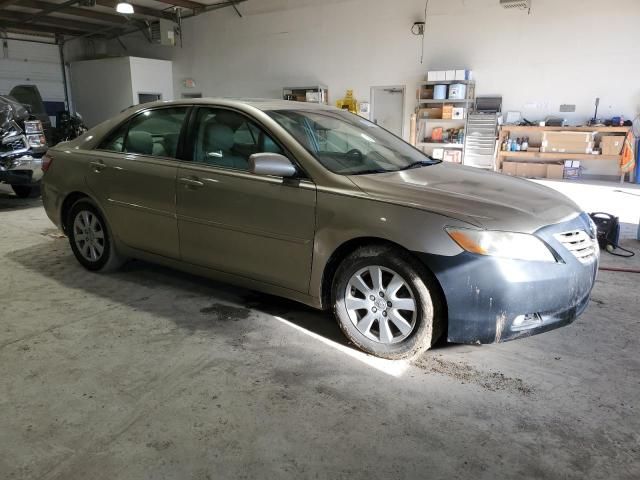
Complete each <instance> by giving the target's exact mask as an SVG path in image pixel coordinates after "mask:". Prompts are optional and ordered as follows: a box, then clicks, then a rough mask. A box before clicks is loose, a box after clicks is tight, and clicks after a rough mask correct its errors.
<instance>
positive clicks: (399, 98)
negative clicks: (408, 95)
mask: <svg viewBox="0 0 640 480" xmlns="http://www.w3.org/2000/svg"><path fill="white" fill-rule="evenodd" d="M370 118H371V120H372V121H373V122H374V123H377V124H378V125H380V126H381V127H383V128H385V129H387V130H389V131H390V132H391V133H394V134H396V135H397V136H399V137H402V130H403V126H404V87H371V117H370Z"/></svg>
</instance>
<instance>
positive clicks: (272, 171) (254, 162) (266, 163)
mask: <svg viewBox="0 0 640 480" xmlns="http://www.w3.org/2000/svg"><path fill="white" fill-rule="evenodd" d="M249 171H250V172H251V173H255V174H256V175H272V176H274V177H293V176H294V175H295V174H296V173H297V170H296V167H295V166H294V165H293V163H291V160H289V159H288V158H287V157H285V156H284V155H280V154H279V153H254V154H253V155H251V156H250V157H249Z"/></svg>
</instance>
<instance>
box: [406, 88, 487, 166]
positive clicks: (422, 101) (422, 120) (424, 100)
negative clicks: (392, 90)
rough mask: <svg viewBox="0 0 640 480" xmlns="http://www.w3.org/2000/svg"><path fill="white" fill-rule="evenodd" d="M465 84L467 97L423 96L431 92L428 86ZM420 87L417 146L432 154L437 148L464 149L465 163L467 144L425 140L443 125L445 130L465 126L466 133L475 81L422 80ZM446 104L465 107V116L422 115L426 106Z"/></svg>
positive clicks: (472, 102)
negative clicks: (441, 97)
mask: <svg viewBox="0 0 640 480" xmlns="http://www.w3.org/2000/svg"><path fill="white" fill-rule="evenodd" d="M452 84H463V85H466V86H467V91H466V98H463V99H458V98H451V99H450V98H445V99H434V98H429V97H426V96H425V97H423V94H424V93H427V92H429V93H431V92H430V89H429V88H428V87H432V86H435V85H452ZM419 85H420V89H419V91H418V99H417V108H416V113H417V118H416V147H418V148H420V149H421V150H422V151H423V152H425V153H427V154H428V155H431V154H432V153H433V150H434V149H436V148H443V149H445V150H447V149H455V150H459V151H462V158H461V161H462V162H463V163H464V157H465V144H464V143H457V142H430V141H425V139H429V138H430V137H431V132H432V131H433V128H434V127H442V128H443V130H447V129H451V128H454V129H455V128H464V129H465V134H466V131H467V130H466V124H467V116H468V114H469V112H470V111H471V109H472V107H473V104H474V102H475V82H474V81H473V80H442V81H425V82H420V84H419ZM444 105H453V106H455V107H463V108H465V116H464V118H429V117H424V116H421V112H422V111H424V109H425V108H429V107H441V106H444Z"/></svg>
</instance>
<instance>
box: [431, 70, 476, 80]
mask: <svg viewBox="0 0 640 480" xmlns="http://www.w3.org/2000/svg"><path fill="white" fill-rule="evenodd" d="M472 76H473V74H472V72H471V70H429V71H428V72H427V81H428V82H447V81H453V80H472Z"/></svg>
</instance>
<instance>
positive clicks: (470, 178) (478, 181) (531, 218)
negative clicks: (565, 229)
mask: <svg viewBox="0 0 640 480" xmlns="http://www.w3.org/2000/svg"><path fill="white" fill-rule="evenodd" d="M349 178H350V179H351V181H352V182H353V183H354V184H355V185H356V186H357V187H358V188H359V189H360V190H362V191H363V192H364V193H365V194H366V195H367V196H369V197H371V198H373V199H375V200H379V201H385V202H391V203H396V204H401V205H405V206H409V207H413V208H420V209H423V210H428V211H430V212H434V213H439V214H442V215H446V216H448V217H452V218H456V219H458V220H462V221H465V222H468V223H471V224H473V225H475V226H477V227H480V228H487V229H496V230H509V231H517V232H528V233H531V232H534V231H536V230H537V229H539V228H541V227H543V226H546V225H550V224H555V223H560V222H562V221H566V220H569V219H571V218H573V217H575V216H576V215H578V214H579V213H580V212H581V210H580V208H579V207H578V206H577V205H576V204H575V203H574V202H573V201H571V200H570V199H569V198H567V197H565V196H564V195H562V194H560V193H558V192H556V191H555V190H552V189H550V188H548V187H545V186H543V185H539V184H537V183H534V182H531V181H528V180H523V179H520V178H513V177H509V176H507V175H502V174H499V173H494V172H488V171H485V170H481V169H478V168H472V167H463V166H460V165H453V164H448V163H439V164H436V165H430V166H424V167H421V168H415V169H410V170H403V171H398V172H388V173H377V174H371V175H351V176H349Z"/></svg>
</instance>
